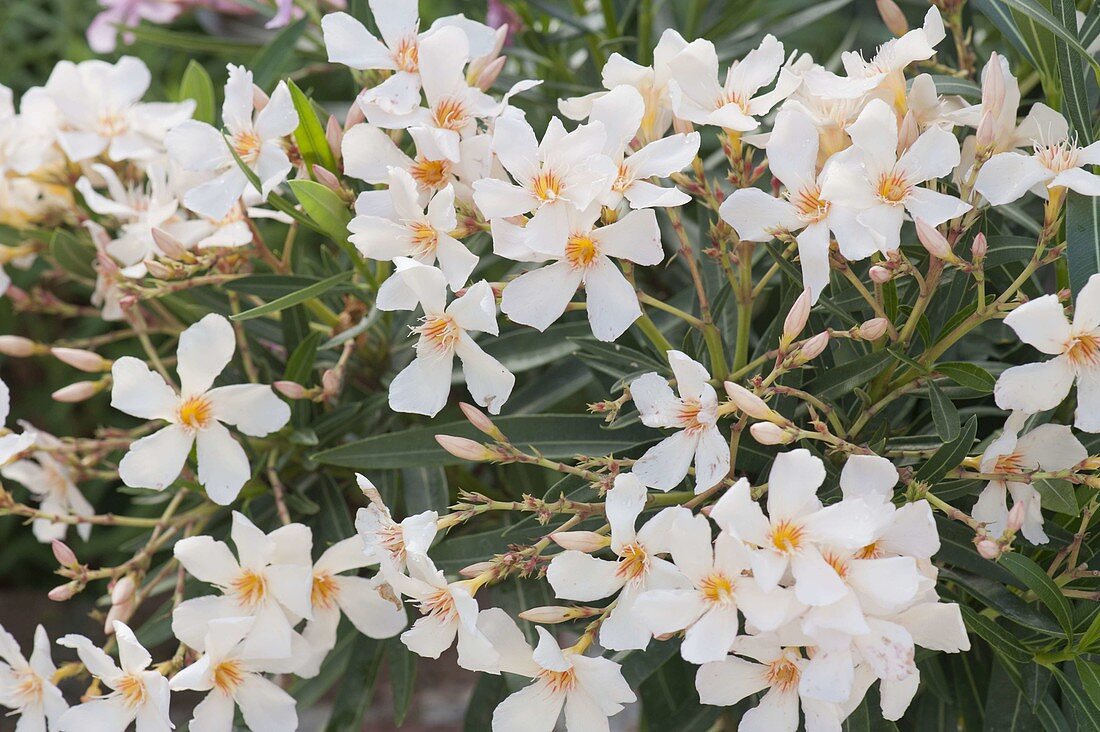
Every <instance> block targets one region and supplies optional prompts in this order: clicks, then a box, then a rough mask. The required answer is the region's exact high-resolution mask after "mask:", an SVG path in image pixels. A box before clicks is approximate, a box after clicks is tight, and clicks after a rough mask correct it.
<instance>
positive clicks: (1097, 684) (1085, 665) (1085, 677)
mask: <svg viewBox="0 0 1100 732" xmlns="http://www.w3.org/2000/svg"><path fill="white" fill-rule="evenodd" d="M1073 665H1074V667H1075V668H1076V669H1077V675H1078V676H1080V677H1081V686H1082V687H1083V688H1084V689H1085V694H1086V695H1088V698H1089V699H1091V700H1092V703H1093V704H1094V705H1096V707H1097V708H1098V709H1100V664H1097V663H1093V662H1091V661H1086V660H1085V659H1083V658H1081V657H1080V656H1078V657H1077V658H1075V659H1073Z"/></svg>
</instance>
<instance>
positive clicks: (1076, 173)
mask: <svg viewBox="0 0 1100 732" xmlns="http://www.w3.org/2000/svg"><path fill="white" fill-rule="evenodd" d="M1047 185H1048V186H1049V187H1051V188H1056V187H1059V186H1061V187H1064V188H1069V189H1070V190H1071V191H1076V192H1077V193H1080V194H1081V195H1082V196H1100V175H1096V174H1095V173H1090V172H1089V171H1087V170H1083V169H1081V168H1070V169H1069V170H1064V171H1062V172H1061V173H1059V174H1058V175H1056V176H1055V177H1054V180H1052V181H1050V183H1048V184H1047Z"/></svg>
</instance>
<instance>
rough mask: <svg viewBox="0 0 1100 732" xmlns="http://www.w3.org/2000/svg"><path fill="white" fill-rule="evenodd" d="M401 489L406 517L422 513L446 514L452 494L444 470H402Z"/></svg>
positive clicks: (417, 468) (421, 468)
mask: <svg viewBox="0 0 1100 732" xmlns="http://www.w3.org/2000/svg"><path fill="white" fill-rule="evenodd" d="M401 487H402V495H403V496H404V497H405V513H406V515H409V516H411V515H413V514H415V513H421V512H422V511H435V512H436V513H439V514H442V513H445V512H446V510H447V504H448V503H449V502H450V500H449V498H450V493H449V491H448V489H447V474H446V473H444V472H443V468H425V467H415V468H402V469H401Z"/></svg>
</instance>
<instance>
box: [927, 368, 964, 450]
mask: <svg viewBox="0 0 1100 732" xmlns="http://www.w3.org/2000/svg"><path fill="white" fill-rule="evenodd" d="M928 398H929V400H930V401H931V402H932V422H933V423H934V424H935V425H936V434H938V435H939V436H940V439H942V440H943V441H944V442H951V441H952V440H954V439H956V438H957V437H958V436H959V431H960V429H961V428H960V426H959V410H958V409H955V405H954V404H953V403H952V402H951V400H950V399H948V398H947V397H946V396H945V395H944V393H943V391H941V390H940V388H939V387H938V386H936V382H934V381H931V380H930V381H929V382H928Z"/></svg>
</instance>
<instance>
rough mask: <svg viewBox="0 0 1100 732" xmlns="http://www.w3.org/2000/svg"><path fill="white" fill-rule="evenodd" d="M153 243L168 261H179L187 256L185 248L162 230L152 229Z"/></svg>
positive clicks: (180, 242)
mask: <svg viewBox="0 0 1100 732" xmlns="http://www.w3.org/2000/svg"><path fill="white" fill-rule="evenodd" d="M153 242H154V243H155V244H156V245H157V248H158V249H160V250H161V251H162V252H163V253H164V256H166V257H168V258H169V259H176V260H179V259H183V258H184V257H186V256H187V246H186V245H185V244H184V243H183V242H182V241H180V240H179V239H177V238H176V237H175V236H173V235H171V234H169V233H168V232H167V231H165V230H164V229H156V228H154V229H153Z"/></svg>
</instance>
